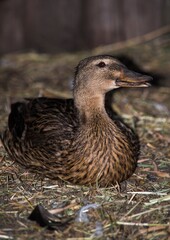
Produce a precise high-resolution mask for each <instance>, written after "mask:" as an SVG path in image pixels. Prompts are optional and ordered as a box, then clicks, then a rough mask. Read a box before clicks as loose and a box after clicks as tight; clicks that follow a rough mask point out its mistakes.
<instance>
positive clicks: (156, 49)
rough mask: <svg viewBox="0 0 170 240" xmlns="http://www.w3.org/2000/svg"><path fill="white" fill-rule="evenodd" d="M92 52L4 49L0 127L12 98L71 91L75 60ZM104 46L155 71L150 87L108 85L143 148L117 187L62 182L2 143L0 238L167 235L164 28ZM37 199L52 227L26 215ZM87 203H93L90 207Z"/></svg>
mask: <svg viewBox="0 0 170 240" xmlns="http://www.w3.org/2000/svg"><path fill="white" fill-rule="evenodd" d="M99 50H100V51H99ZM97 51H98V52H97ZM104 52H106V51H105V49H103V53H104ZM94 53H102V51H101V49H98V50H95V51H91V52H86V53H77V54H69V55H68V54H63V55H47V54H41V55H40V54H36V53H33V52H31V53H24V54H11V55H7V56H3V57H2V58H1V60H0V84H1V85H0V131H1V132H2V131H3V129H4V127H5V125H6V122H7V115H8V113H9V109H10V103H11V102H13V101H16V100H18V99H21V98H23V97H37V96H49V97H50V96H57V97H70V96H71V88H72V80H73V72H74V67H75V66H76V64H77V63H78V61H79V60H80V59H82V58H84V57H85V56H89V55H93V54H94ZM107 53H108V52H107ZM109 53H111V54H114V55H116V56H120V59H122V60H124V61H125V62H127V64H128V63H129V64H130V65H131V66H132V68H133V67H135V68H137V67H138V68H139V69H140V70H141V71H143V72H148V73H151V75H153V76H155V82H154V81H153V86H152V87H150V88H148V89H133V90H131V89H119V90H117V91H115V93H113V100H112V106H113V108H114V110H115V111H116V112H117V113H118V114H119V115H120V116H122V117H123V119H124V120H125V121H126V122H127V123H128V124H129V125H130V126H131V127H133V128H134V129H135V131H136V132H137V133H138V135H139V138H140V142H141V155H140V158H139V161H138V168H137V170H136V172H135V173H134V174H133V176H132V177H131V178H130V179H129V180H128V181H127V182H126V185H124V186H123V187H122V189H121V190H120V189H118V187H111V188H98V187H97V186H96V187H93V188H88V187H85V186H83V187H80V186H74V185H66V184H63V185H61V184H58V183H57V182H55V181H51V180H49V179H40V178H39V176H36V175H34V174H31V173H29V171H28V170H24V169H22V168H21V167H19V166H17V165H16V164H15V163H14V162H12V161H11V160H10V159H9V158H8V155H7V153H6V152H5V150H4V148H3V146H2V144H1V143H0V239H22V240H23V239H116V240H119V239H120V240H124V239H129V240H131V239H141V240H143V239H148V240H158V239H161V240H167V239H168V238H169V236H170V225H169V224H170V146H169V145H170V88H168V87H166V86H168V85H169V86H170V64H169V59H170V47H169V45H168V41H167V36H165V37H164V38H163V39H162V38H161V39H156V40H154V41H151V42H147V43H143V44H140V46H138V45H137V46H133V47H128V48H122V49H121V50H119V51H117V50H114V51H110V52H109ZM132 63H133V64H132ZM158 85H159V86H158ZM160 85H161V86H160ZM54 89H55V90H54ZM37 204H42V206H44V207H45V208H46V209H48V210H51V212H52V213H53V214H55V218H56V220H55V221H56V229H55V230H48V229H47V228H42V227H40V226H39V225H38V224H37V223H35V222H32V221H30V220H29V219H28V216H29V215H30V213H31V212H32V210H33V209H34V208H35V206H36V205H37ZM90 204H94V205H92V206H93V207H92V208H90V206H91V205H90ZM83 206H89V209H88V210H87V212H86V214H85V215H83V217H82V216H80V215H81V214H80V212H79V211H80V209H82V207H83Z"/></svg>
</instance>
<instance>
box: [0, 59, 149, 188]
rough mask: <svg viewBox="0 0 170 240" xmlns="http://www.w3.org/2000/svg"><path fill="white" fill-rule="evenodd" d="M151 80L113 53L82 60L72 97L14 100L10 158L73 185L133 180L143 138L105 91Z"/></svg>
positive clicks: (6, 140) (6, 138) (6, 136)
mask: <svg viewBox="0 0 170 240" xmlns="http://www.w3.org/2000/svg"><path fill="white" fill-rule="evenodd" d="M151 80H152V77H150V76H147V75H143V74H140V73H137V72H134V71H131V70H129V69H128V68H127V67H126V66H125V65H124V64H123V63H121V62H120V61H119V60H118V59H115V58H114V57H113V56H111V55H98V56H91V57H87V58H85V59H83V60H81V61H80V62H79V64H78V66H77V67H76V70H75V77H74V81H73V98H72V99H57V98H47V97H38V98H26V99H24V100H23V101H20V102H16V103H13V104H12V105H11V112H10V114H9V116H8V123H7V127H6V129H5V130H4V132H3V134H2V135H1V141H2V143H3V145H4V148H5V150H6V152H7V153H8V155H9V158H10V159H11V160H13V161H14V162H16V163H17V164H19V165H20V166H22V167H24V168H25V169H27V170H28V171H30V172H33V173H36V174H39V175H41V176H42V177H43V178H44V177H47V178H50V179H51V180H58V181H62V182H66V183H69V184H76V185H86V186H93V185H97V186H99V187H108V186H113V185H115V184H117V183H118V184H119V183H121V182H122V181H125V180H127V179H128V178H129V177H130V176H131V175H132V174H133V173H134V171H135V169H136V167H137V161H138V157H139V153H140V143H139V139H138V136H137V134H136V133H135V132H134V130H132V129H131V128H130V127H129V126H127V125H126V124H125V123H124V122H123V121H121V120H120V119H118V118H117V117H116V116H115V114H114V112H113V111H112V110H111V107H107V105H106V99H105V96H106V94H107V93H108V92H110V91H114V90H115V89H117V88H120V87H123V88H129V87H131V88H134V87H149V86H150V81H151Z"/></svg>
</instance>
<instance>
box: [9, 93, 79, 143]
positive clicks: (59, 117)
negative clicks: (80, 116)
mask: <svg viewBox="0 0 170 240" xmlns="http://www.w3.org/2000/svg"><path fill="white" fill-rule="evenodd" d="M76 126H77V118H76V109H75V107H74V102H73V99H55V98H44V97H43V98H35V99H26V100H25V102H17V103H14V104H12V105H11V113H10V115H9V118H8V128H9V131H10V133H11V134H12V136H13V137H14V138H16V139H22V140H29V141H30V140H31V142H32V144H34V142H35V144H37V142H38V141H39V143H40V142H42V141H43V138H52V137H55V138H59V139H60V140H61V138H63V139H64V138H65V139H71V137H72V135H73V134H74V131H75V128H76Z"/></svg>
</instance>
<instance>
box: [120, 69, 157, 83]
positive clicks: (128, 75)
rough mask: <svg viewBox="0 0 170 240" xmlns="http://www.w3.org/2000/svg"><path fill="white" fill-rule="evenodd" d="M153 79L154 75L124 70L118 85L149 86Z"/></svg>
mask: <svg viewBox="0 0 170 240" xmlns="http://www.w3.org/2000/svg"><path fill="white" fill-rule="evenodd" d="M150 81H152V77H150V76H147V75H143V74H140V73H136V72H133V71H129V70H128V69H126V70H124V71H123V73H122V74H121V76H120V77H119V78H118V79H117V80H116V86H118V87H149V86H151V84H150V83H149V82H150Z"/></svg>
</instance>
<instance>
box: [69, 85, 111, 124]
mask: <svg viewBox="0 0 170 240" xmlns="http://www.w3.org/2000/svg"><path fill="white" fill-rule="evenodd" d="M74 102H75V106H76V108H77V109H78V114H79V119H80V122H82V123H86V122H88V121H91V120H92V119H93V116H95V115H96V114H97V115H98V116H99V115H101V116H103V117H105V116H107V113H106V110H105V96H104V95H102V94H96V93H94V92H91V91H88V90H86V91H83V90H82V91H81V92H80V91H79V92H78V93H77V92H76V91H74Z"/></svg>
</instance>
